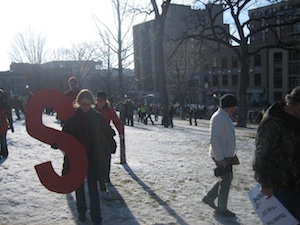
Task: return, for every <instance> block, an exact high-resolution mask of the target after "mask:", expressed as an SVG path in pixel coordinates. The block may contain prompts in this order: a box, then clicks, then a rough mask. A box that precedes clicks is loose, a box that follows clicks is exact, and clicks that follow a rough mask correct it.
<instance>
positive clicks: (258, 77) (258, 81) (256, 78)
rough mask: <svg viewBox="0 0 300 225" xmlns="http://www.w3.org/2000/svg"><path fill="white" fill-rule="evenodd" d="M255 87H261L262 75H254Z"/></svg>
mask: <svg viewBox="0 0 300 225" xmlns="http://www.w3.org/2000/svg"><path fill="white" fill-rule="evenodd" d="M254 86H257V87H260V86H261V74H260V73H256V74H254Z"/></svg>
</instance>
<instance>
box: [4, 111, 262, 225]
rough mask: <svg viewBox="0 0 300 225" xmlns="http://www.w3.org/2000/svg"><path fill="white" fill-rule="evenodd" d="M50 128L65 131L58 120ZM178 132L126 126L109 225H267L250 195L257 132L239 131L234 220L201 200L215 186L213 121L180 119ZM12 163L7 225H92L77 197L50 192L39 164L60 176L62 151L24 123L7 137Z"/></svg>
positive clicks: (107, 207) (104, 204)
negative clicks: (31, 132)
mask: <svg viewBox="0 0 300 225" xmlns="http://www.w3.org/2000/svg"><path fill="white" fill-rule="evenodd" d="M43 122H44V123H45V124H47V125H48V126H51V127H54V128H56V129H60V127H59V124H58V123H57V122H56V121H55V116H48V115H45V116H44V117H43ZM174 124H175V126H174V128H164V127H162V126H161V125H160V122H156V125H154V126H153V125H149V124H148V125H144V124H141V123H138V122H135V126H134V127H130V126H126V128H125V133H126V157H127V164H126V165H121V164H119V162H120V156H119V149H117V153H116V154H115V155H113V159H112V160H113V163H112V172H111V180H112V186H110V187H108V188H109V191H110V193H111V195H110V196H108V195H103V194H101V209H102V217H103V225H138V224H141V225H167V224H168V225H175V224H179V225H188V224H189V225H204V224H228V225H229V224H234V225H235V224H245V225H246V224H247V225H249V224H250V225H252V224H261V222H260V220H259V218H258V217H257V215H256V214H255V213H254V211H253V208H252V206H251V203H250V201H249V199H248V195H247V192H248V191H249V190H250V189H251V188H252V187H254V186H255V184H256V182H255V180H254V179H253V172H252V169H251V160H252V155H253V152H254V136H255V132H256V127H255V126H251V127H250V128H236V136H237V154H238V156H239V159H240V162H241V165H239V166H236V167H235V168H234V180H233V183H232V188H231V192H230V196H229V206H228V207H229V209H230V210H232V211H233V212H235V213H236V214H237V217H236V218H235V219H228V218H224V217H221V216H217V215H215V214H214V211H213V210H212V209H211V208H210V207H209V206H207V205H205V204H203V203H202V202H201V199H202V197H203V196H204V195H205V194H206V192H207V191H208V190H209V189H210V188H211V187H212V185H213V184H214V183H215V182H216V180H217V178H215V177H214V176H213V168H214V163H213V161H212V160H211V159H210V157H209V156H208V121H206V120H200V121H199V122H198V126H190V125H189V124H188V121H182V120H175V121H174ZM8 145H9V157H8V158H7V159H6V160H3V159H2V160H0V225H25V224H26V225H38V224H41V225H42V224H43V225H71V224H79V225H80V224H91V222H90V217H89V215H88V219H87V221H86V222H85V223H81V222H79V221H78V219H77V212H76V205H75V195H74V193H72V194H57V193H53V192H50V191H48V190H47V189H46V188H45V187H44V186H43V185H42V184H41V183H40V181H39V179H38V177H37V175H36V172H35V170H34V166H35V165H37V164H40V163H42V162H46V161H49V160H51V161H52V164H53V166H54V168H55V170H56V171H57V173H59V174H60V170H61V164H62V158H63V157H62V156H63V155H62V152H61V151H60V150H54V149H51V148H50V147H49V146H47V145H45V144H43V143H42V142H40V141H38V140H36V139H34V138H32V137H30V136H29V135H28V134H27V132H26V129H25V125H24V120H21V121H16V122H15V133H11V131H8Z"/></svg>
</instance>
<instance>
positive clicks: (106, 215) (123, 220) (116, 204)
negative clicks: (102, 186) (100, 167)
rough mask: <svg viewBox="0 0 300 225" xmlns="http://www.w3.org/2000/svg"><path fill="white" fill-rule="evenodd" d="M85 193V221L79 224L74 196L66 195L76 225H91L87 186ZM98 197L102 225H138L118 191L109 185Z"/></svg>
mask: <svg viewBox="0 0 300 225" xmlns="http://www.w3.org/2000/svg"><path fill="white" fill-rule="evenodd" d="M85 191H86V201H87V207H88V211H87V213H86V217H87V219H86V221H85V222H80V221H79V219H78V212H77V207H76V199H75V198H74V196H75V194H66V199H67V202H68V205H69V208H70V210H71V213H72V215H73V218H74V221H75V223H76V224H77V225H82V224H85V225H87V224H92V221H91V218H90V213H89V212H90V211H89V196H88V193H87V191H88V188H87V184H86V186H85ZM99 196H100V206H101V215H102V224H103V225H105V224H110V225H115V224H118V225H122V224H130V225H139V223H138V222H137V221H136V219H135V217H134V216H133V215H132V213H131V211H130V209H129V208H128V206H127V205H126V203H125V201H124V199H123V197H122V196H121V194H120V193H119V192H118V190H117V189H116V188H115V187H114V186H113V185H112V184H111V185H109V187H108V192H105V193H104V192H101V191H99Z"/></svg>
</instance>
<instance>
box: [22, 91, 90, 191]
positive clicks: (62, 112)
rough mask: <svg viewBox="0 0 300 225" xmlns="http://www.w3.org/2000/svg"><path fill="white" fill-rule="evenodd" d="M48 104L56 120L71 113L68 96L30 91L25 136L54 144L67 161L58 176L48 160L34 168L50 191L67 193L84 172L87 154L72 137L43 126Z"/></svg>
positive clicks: (79, 181) (82, 177) (86, 164)
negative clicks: (65, 170) (67, 166)
mask: <svg viewBox="0 0 300 225" xmlns="http://www.w3.org/2000/svg"><path fill="white" fill-rule="evenodd" d="M47 106H51V107H53V108H54V110H55V111H56V112H57V115H58V118H59V119H67V118H69V117H70V116H72V115H74V109H73V107H72V106H71V104H70V101H69V99H68V98H67V97H66V96H65V95H64V94H62V93H61V92H59V91H56V90H53V89H44V90H42V91H39V92H37V93H36V94H34V95H33V96H32V97H31V98H30V100H29V101H28V103H27V110H26V129H27V132H28V133H29V135H31V136H32V137H34V138H36V139H38V140H40V141H42V142H44V143H46V144H49V145H51V144H53V143H56V144H57V146H58V147H59V149H61V150H62V151H64V152H65V153H66V155H67V156H68V159H69V161H70V170H69V173H68V174H66V175H65V176H62V177H61V176H58V175H57V173H56V172H55V171H54V169H53V167H52V164H51V162H50V161H48V162H45V163H42V164H39V165H36V166H35V170H36V172H37V174H38V177H39V179H40V181H41V183H42V184H43V185H44V186H45V187H46V188H47V189H49V190H50V191H53V192H57V193H70V192H72V191H74V190H75V189H77V188H78V187H79V186H80V185H81V184H82V183H83V181H84V178H85V176H86V174H87V168H88V163H87V155H86V151H85V149H84V146H83V145H82V144H81V143H80V142H79V141H78V140H77V139H76V138H74V137H73V136H71V135H69V134H67V133H65V132H62V131H59V130H56V129H53V128H50V127H47V126H45V125H44V124H43V123H42V114H43V110H44V109H45V108H46V107H47Z"/></svg>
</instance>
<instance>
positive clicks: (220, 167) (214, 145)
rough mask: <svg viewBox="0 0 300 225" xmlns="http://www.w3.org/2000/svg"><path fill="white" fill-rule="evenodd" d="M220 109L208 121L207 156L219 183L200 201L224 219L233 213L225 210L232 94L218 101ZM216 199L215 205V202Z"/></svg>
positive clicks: (231, 153)
mask: <svg viewBox="0 0 300 225" xmlns="http://www.w3.org/2000/svg"><path fill="white" fill-rule="evenodd" d="M219 105H220V107H219V108H218V110H217V111H216V112H215V113H214V114H213V115H212V117H211V119H210V147H209V155H210V156H211V157H212V159H213V161H214V162H215V163H216V166H217V168H216V169H215V171H214V172H215V176H218V177H219V178H218V179H219V181H218V182H217V183H216V184H215V185H214V186H213V187H212V189H211V190H210V191H209V192H208V193H207V195H206V196H205V197H204V198H203V199H202V201H203V202H204V203H205V204H208V205H209V206H210V207H212V208H214V209H215V213H216V214H218V215H222V216H225V217H234V216H235V213H233V212H231V211H230V210H228V208H227V202H228V195H229V190H230V185H231V181H232V178H233V173H232V164H233V163H232V160H233V158H234V154H235V147H236V144H235V131H234V126H233V122H232V119H231V118H230V116H232V115H233V113H234V111H235V108H236V105H237V100H236V98H235V97H234V95H232V94H225V95H223V96H221V98H220V100H219ZM234 164H235V163H234ZM216 199H218V200H217V201H218V203H217V205H215V200H216Z"/></svg>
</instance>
